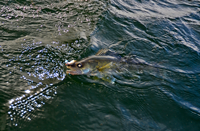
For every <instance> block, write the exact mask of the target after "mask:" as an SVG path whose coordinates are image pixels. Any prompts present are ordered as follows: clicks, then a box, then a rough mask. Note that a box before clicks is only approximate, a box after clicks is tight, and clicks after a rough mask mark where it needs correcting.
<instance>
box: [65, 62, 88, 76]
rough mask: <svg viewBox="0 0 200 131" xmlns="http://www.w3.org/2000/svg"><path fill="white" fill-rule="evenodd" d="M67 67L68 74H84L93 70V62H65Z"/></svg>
mask: <svg viewBox="0 0 200 131" xmlns="http://www.w3.org/2000/svg"><path fill="white" fill-rule="evenodd" d="M65 65H66V67H67V71H66V73H67V74H71V75H84V74H88V73H89V72H91V70H92V64H91V63H90V62H88V61H76V60H72V61H70V62H65Z"/></svg>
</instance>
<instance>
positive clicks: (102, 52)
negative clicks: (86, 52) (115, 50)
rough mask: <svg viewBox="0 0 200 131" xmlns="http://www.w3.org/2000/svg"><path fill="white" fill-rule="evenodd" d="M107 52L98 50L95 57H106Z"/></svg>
mask: <svg viewBox="0 0 200 131" xmlns="http://www.w3.org/2000/svg"><path fill="white" fill-rule="evenodd" d="M107 51H108V49H101V50H99V51H98V52H97V53H96V54H95V55H97V56H98V55H99V56H101V55H106V52H107Z"/></svg>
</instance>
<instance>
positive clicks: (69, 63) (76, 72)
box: [65, 60, 83, 75]
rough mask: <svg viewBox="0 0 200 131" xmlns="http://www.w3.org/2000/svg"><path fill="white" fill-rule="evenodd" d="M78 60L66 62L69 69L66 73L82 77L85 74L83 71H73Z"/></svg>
mask: <svg viewBox="0 0 200 131" xmlns="http://www.w3.org/2000/svg"><path fill="white" fill-rule="evenodd" d="M75 62H76V60H72V61H70V62H68V61H66V62H65V65H66V67H67V70H66V73H67V74H71V75H81V74H83V73H82V71H81V70H77V69H73V67H74V66H75Z"/></svg>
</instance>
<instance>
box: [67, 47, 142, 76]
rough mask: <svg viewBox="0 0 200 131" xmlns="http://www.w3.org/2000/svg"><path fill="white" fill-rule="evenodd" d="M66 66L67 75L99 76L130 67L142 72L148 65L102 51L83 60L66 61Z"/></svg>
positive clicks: (106, 50)
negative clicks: (143, 67)
mask: <svg viewBox="0 0 200 131" xmlns="http://www.w3.org/2000/svg"><path fill="white" fill-rule="evenodd" d="M65 65H66V67H67V69H68V70H67V71H66V73H67V74H71V75H91V76H95V75H97V76H99V75H100V74H106V73H107V72H109V71H110V70H118V71H120V69H121V68H122V67H129V65H131V68H132V69H134V70H140V69H142V66H144V65H146V64H145V63H144V62H141V61H139V60H137V59H134V58H131V59H130V58H128V59H126V58H122V57H120V56H119V55H117V54H116V53H114V52H112V51H110V50H108V49H101V50H99V51H98V52H97V54H96V55H92V56H90V57H87V58H85V59H83V60H80V61H76V60H72V61H70V62H68V61H65ZM101 76H102V75H101Z"/></svg>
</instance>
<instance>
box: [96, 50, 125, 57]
mask: <svg viewBox="0 0 200 131" xmlns="http://www.w3.org/2000/svg"><path fill="white" fill-rule="evenodd" d="M96 55H97V56H114V57H116V58H118V59H120V58H121V56H120V55H119V54H117V53H116V52H114V51H111V50H109V49H101V50H99V51H98V52H97V53H96Z"/></svg>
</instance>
